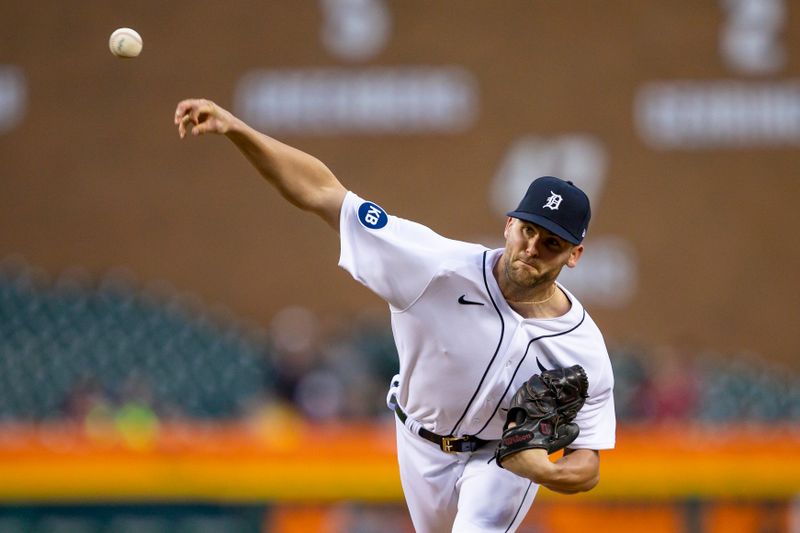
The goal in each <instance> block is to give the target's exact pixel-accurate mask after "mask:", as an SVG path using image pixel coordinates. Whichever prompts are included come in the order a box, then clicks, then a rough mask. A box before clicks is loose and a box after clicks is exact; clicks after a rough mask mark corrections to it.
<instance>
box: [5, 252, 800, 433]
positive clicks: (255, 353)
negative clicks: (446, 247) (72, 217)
mask: <svg viewBox="0 0 800 533" xmlns="http://www.w3.org/2000/svg"><path fill="white" fill-rule="evenodd" d="M609 349H610V352H611V358H612V363H613V365H614V370H615V375H616V387H615V400H616V406H617V414H618V419H619V421H620V422H639V421H641V422H654V421H676V420H677V421H692V422H694V421H697V422H708V423H738V422H743V421H744V422H747V421H756V422H765V421H785V422H797V421H800V382H798V379H797V376H796V375H795V374H794V373H792V372H790V371H788V370H787V369H785V368H781V367H779V366H778V365H776V364H775V363H770V362H768V361H767V360H765V359H764V358H761V357H759V356H757V355H756V354H747V353H743V354H712V353H691V351H690V350H686V349H681V350H679V349H676V348H674V347H664V346H655V347H654V346H633V345H610V346H609ZM396 372H397V355H396V351H395V348H394V344H393V341H392V336H391V331H390V328H389V325H388V322H379V323H376V322H374V321H371V320H368V319H363V320H362V319H359V318H358V317H355V318H354V319H352V320H349V321H348V322H347V323H346V324H341V323H340V324H337V326H336V327H335V328H331V327H329V326H327V325H325V324H324V323H323V321H322V320H320V318H319V317H317V316H315V315H314V314H313V313H312V312H311V311H309V310H307V309H304V308H300V307H289V308H286V309H284V310H283V311H281V312H280V313H278V314H277V315H276V316H275V317H274V319H273V320H272V321H271V323H269V324H267V325H266V326H263V325H256V324H252V323H248V322H246V321H243V320H241V319H238V318H237V317H236V316H235V315H234V314H233V313H231V312H230V311H228V310H225V309H221V308H214V307H209V306H206V305H204V304H203V303H202V302H201V301H200V299H199V298H197V297H194V296H192V295H188V294H184V293H179V292H178V291H176V290H175V289H174V288H172V287H171V286H170V285H168V284H166V283H155V284H150V285H147V286H142V285H139V284H137V282H136V281H135V279H134V277H133V276H132V275H131V274H130V273H128V272H126V271H124V270H116V271H111V272H109V273H107V274H105V275H103V276H101V277H99V278H97V277H92V276H90V275H89V274H88V273H86V272H85V271H81V270H71V271H66V272H63V273H62V274H60V275H59V276H57V277H56V278H51V277H48V276H46V275H45V274H44V273H43V272H42V271H41V270H39V269H37V268H35V267H32V266H30V265H28V264H27V263H26V262H25V261H24V260H23V259H22V258H20V257H10V258H6V259H5V260H3V261H2V262H0V422H41V421H51V420H75V421H81V422H83V423H86V424H88V426H87V427H91V424H93V423H94V422H97V423H101V422H103V421H106V422H107V421H108V420H116V421H118V422H119V423H121V424H123V425H124V424H125V423H126V422H131V423H135V424H137V425H138V426H139V427H147V424H153V423H155V421H157V420H171V419H193V420H194V419H200V420H209V419H212V420H214V419H230V418H238V417H246V416H249V415H252V414H253V413H258V412H263V411H264V410H265V409H271V408H280V409H281V410H283V411H284V412H290V413H292V414H296V415H298V416H302V417H306V418H313V419H322V420H342V419H365V418H371V417H391V416H392V415H391V413H390V412H389V411H388V410H387V409H386V406H385V390H386V388H387V384H388V382H389V380H390V378H391V377H392V375H393V374H395V373H396Z"/></svg>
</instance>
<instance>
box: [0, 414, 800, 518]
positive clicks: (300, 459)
mask: <svg viewBox="0 0 800 533" xmlns="http://www.w3.org/2000/svg"><path fill="white" fill-rule="evenodd" d="M617 440H618V446H617V448H616V449H615V450H611V451H604V452H602V466H601V482H600V485H599V486H598V487H597V488H596V489H594V490H593V491H591V492H589V493H587V494H582V495H578V496H575V497H571V499H570V501H575V502H578V501H581V502H590V501H638V502H641V501H646V502H651V503H657V502H668V501H673V500H675V499H676V498H679V499H687V498H709V499H724V500H728V501H730V500H742V501H745V500H748V501H749V500H764V499H768V500H788V499H790V498H792V497H794V496H795V495H797V494H798V493H800V431H798V429H797V428H793V427H788V426H786V427H773V426H770V427H767V426H742V427H710V426H652V425H648V426H624V427H621V428H619V430H618V434H617ZM401 499H402V493H401V489H400V483H399V479H398V475H397V468H396V464H395V458H394V429H393V425H392V424H391V421H390V420H388V421H383V422H379V423H359V424H343V425H325V426H310V425H305V424H302V423H297V422H295V421H286V420H284V421H281V422H277V423H276V422H267V423H247V424H244V423H237V424H220V425H208V426H201V425H180V424H170V425H161V426H160V427H158V428H156V429H155V430H153V429H152V428H150V429H149V430H148V431H147V432H146V433H140V434H137V433H136V432H135V431H134V432H131V431H128V432H119V431H116V430H115V429H113V428H107V430H105V431H99V432H98V431H96V430H94V431H92V432H91V433H89V432H86V431H84V428H83V427H82V426H65V425H52V426H38V427H31V426H3V427H2V428H0V502H6V503H8V502H27V503H30V502H59V503H63V502H75V503H79V502H80V503H85V502H101V501H102V502H115V501H120V502H124V501H138V502H141V501H158V502H161V501H213V502H254V501H273V502H291V503H303V502H331V501H337V500H361V501H367V502H396V501H400V500H401ZM539 500H547V501H553V502H560V501H563V499H562V498H561V497H559V496H556V495H553V494H552V493H550V492H548V491H546V490H542V491H541V492H540V495H539ZM723 515H725V513H724V512H721V514H720V516H721V517H722V518H719V520H724V516H723ZM725 516H726V515H725Z"/></svg>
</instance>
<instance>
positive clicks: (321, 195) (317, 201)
mask: <svg viewBox="0 0 800 533" xmlns="http://www.w3.org/2000/svg"><path fill="white" fill-rule="evenodd" d="M225 135H226V136H227V137H228V138H229V139H230V140H231V141H232V142H233V143H234V144H235V145H236V147H237V148H238V149H239V150H240V151H241V152H242V154H244V156H245V157H246V158H247V159H248V160H249V161H250V163H251V164H252V165H253V166H254V167H255V168H256V170H258V172H259V173H260V174H261V175H262V176H263V177H264V179H266V180H267V181H268V182H270V183H271V184H272V185H273V186H274V187H275V188H276V189H277V190H278V192H280V194H281V195H282V196H283V197H284V198H286V200H288V201H289V202H291V203H292V204H293V205H295V206H297V207H299V208H300V209H303V210H306V211H311V212H313V213H316V214H317V215H319V216H320V217H322V218H323V219H324V220H325V221H326V222H327V223H328V224H330V225H331V226H332V227H333V228H334V229H337V230H338V219H339V210H340V208H341V205H342V201H343V200H344V196H345V193H346V192H347V191H346V189H345V188H344V186H343V185H342V184H341V183H340V182H339V180H337V179H336V176H334V175H333V173H332V172H331V171H330V169H328V167H327V166H325V164H324V163H322V161H320V160H319V159H317V158H316V157H314V156H312V155H310V154H307V153H305V152H303V151H301V150H298V149H297V148H293V147H291V146H289V145H287V144H284V143H282V142H280V141H278V140H276V139H273V138H272V137H269V136H267V135H265V134H263V133H260V132H258V131H256V130H255V129H253V128H251V127H250V126H248V125H247V124H245V123H244V122H242V121H241V120H239V119H236V120H235V121H234V123H233V124H231V127H230V129H229V130H228V131H227V132H226V133H225Z"/></svg>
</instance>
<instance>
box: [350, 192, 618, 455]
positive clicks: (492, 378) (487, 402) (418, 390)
mask: <svg viewBox="0 0 800 533" xmlns="http://www.w3.org/2000/svg"><path fill="white" fill-rule="evenodd" d="M340 238H341V254H340V258H339V266H341V267H343V268H344V269H345V270H347V271H348V272H350V274H351V275H352V276H353V277H354V278H355V279H356V280H358V281H359V282H361V283H363V284H364V285H365V286H367V287H368V288H369V289H371V290H372V291H373V292H375V293H376V294H377V295H378V296H380V297H381V298H382V299H383V300H385V301H386V302H387V303H388V304H389V309H390V313H391V323H392V332H393V334H394V339H395V343H396V345H397V352H398V355H399V359H400V386H399V388H398V394H397V401H398V403H399V405H400V406H401V407H402V408H403V410H404V411H405V412H406V413H407V414H408V415H409V416H410V417H412V418H414V419H415V420H417V421H418V422H420V423H421V424H422V425H423V426H424V427H425V428H427V429H428V430H430V431H433V432H435V433H438V434H440V435H448V434H453V435H476V436H478V437H480V438H482V439H487V440H493V439H499V438H500V435H501V433H502V426H503V423H504V421H505V412H506V410H507V409H508V405H509V402H510V400H511V397H512V396H513V394H514V392H515V391H516V390H517V389H518V388H519V387H520V386H521V385H522V384H523V383H524V382H525V381H526V380H527V379H528V378H530V376H531V375H533V374H536V373H539V372H541V371H542V370H545V369H551V368H557V367H568V366H572V365H575V364H579V365H581V366H582V367H583V368H584V369H585V370H586V374H587V376H588V379H589V390H588V392H589V398H588V399H587V401H586V403H585V405H584V407H583V408H582V409H581V411H580V412H579V413H578V416H577V418H576V420H575V422H576V423H577V424H578V425H579V427H580V430H581V431H580V435H579V436H578V438H577V439H576V440H575V442H574V443H573V444H571V445H570V448H589V449H598V450H599V449H607V448H613V447H614V443H615V428H616V420H615V414H614V397H613V386H614V377H613V373H612V368H611V363H610V360H609V357H608V352H607V349H606V346H605V342H604V340H603V337H602V334H601V333H600V330H599V329H598V327H597V326H596V325H595V323H594V321H593V320H592V319H591V317H590V316H589V315H588V313H587V312H586V310H585V309H584V308H583V306H582V305H581V303H580V302H579V301H578V299H577V298H575V296H574V295H572V294H571V293H570V292H569V291H568V290H567V289H565V288H564V287H563V286H561V285H560V284H559V287H560V288H561V289H562V290H563V291H564V293H565V294H566V295H567V297H568V298H569V300H570V302H571V308H570V310H569V311H568V312H567V313H566V314H564V315H563V316H560V317H557V318H551V319H530V318H523V317H522V316H521V315H519V314H518V313H517V312H516V311H514V310H513V309H512V308H511V307H510V306H509V305H508V303H507V302H506V300H505V298H504V297H503V295H502V293H501V292H500V288H499V286H498V284H497V281H496V279H495V278H494V275H493V273H492V270H493V267H494V265H495V264H496V262H497V261H498V259H499V258H500V256H501V255H502V252H503V250H502V249H498V250H491V249H488V248H486V247H484V246H481V245H478V244H472V243H466V242H461V241H456V240H452V239H447V238H445V237H443V236H441V235H438V234H437V233H435V232H434V231H432V230H431V229H429V228H427V227H425V226H423V225H420V224H417V223H415V222H412V221H408V220H404V219H402V218H399V217H396V216H392V215H388V214H387V213H386V212H385V211H384V210H383V209H382V208H380V207H379V206H377V205H376V204H374V203H372V202H368V201H365V200H363V199H361V198H359V197H358V196H357V195H355V194H353V193H352V192H348V193H347V196H346V197H345V200H344V203H343V205H342V211H341V217H340Z"/></svg>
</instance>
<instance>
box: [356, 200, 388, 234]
mask: <svg viewBox="0 0 800 533" xmlns="http://www.w3.org/2000/svg"><path fill="white" fill-rule="evenodd" d="M358 220H359V222H361V225H362V226H364V227H365V228H367V229H381V228H382V227H384V226H385V225H386V223H387V222H389V217H388V215H387V214H386V211H384V210H383V209H382V208H381V207H380V206H378V205H376V204H373V203H372V202H364V203H363V204H361V205H360V206H359V207H358Z"/></svg>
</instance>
